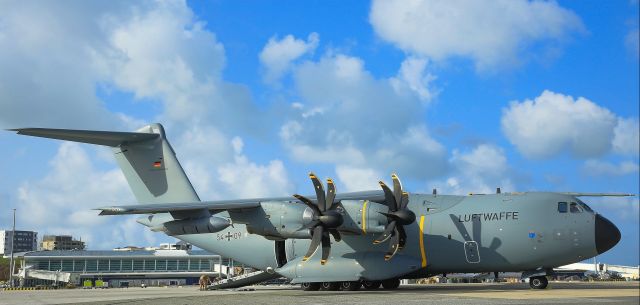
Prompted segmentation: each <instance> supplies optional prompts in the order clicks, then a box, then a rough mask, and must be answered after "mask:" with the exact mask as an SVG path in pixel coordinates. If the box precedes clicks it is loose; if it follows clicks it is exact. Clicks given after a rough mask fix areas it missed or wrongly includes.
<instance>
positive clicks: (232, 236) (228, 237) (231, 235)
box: [216, 232, 242, 241]
mask: <svg viewBox="0 0 640 305" xmlns="http://www.w3.org/2000/svg"><path fill="white" fill-rule="evenodd" d="M240 238H242V233H241V232H234V233H231V232H227V234H220V233H218V234H216V240H226V241H231V240H232V239H234V240H235V239H240Z"/></svg>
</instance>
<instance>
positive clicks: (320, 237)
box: [293, 173, 344, 265]
mask: <svg viewBox="0 0 640 305" xmlns="http://www.w3.org/2000/svg"><path fill="white" fill-rule="evenodd" d="M309 178H311V182H313V186H314V188H315V191H316V199H317V200H316V204H313V202H312V201H311V200H310V199H309V198H307V197H304V196H302V195H299V194H295V195H293V197H296V199H298V200H300V201H301V202H302V203H303V204H305V205H306V206H307V207H309V208H310V209H311V210H312V211H313V220H312V221H311V222H310V223H309V224H307V225H305V226H304V227H302V229H309V230H311V245H310V246H309V250H308V251H307V254H305V255H304V257H303V258H302V261H303V262H306V261H307V260H309V258H311V256H313V254H315V253H316V250H317V249H318V246H320V245H321V244H322V259H321V260H320V263H321V264H322V265H324V264H325V263H326V262H327V259H328V258H329V253H330V252H331V239H330V238H329V234H331V235H333V238H334V239H335V240H336V241H340V240H342V237H341V236H340V233H339V232H338V230H337V229H336V228H337V227H339V226H340V225H341V224H342V222H343V221H344V219H343V218H342V215H341V214H340V212H338V211H337V210H336V208H337V206H338V205H337V204H336V203H334V202H333V200H334V199H335V198H336V187H335V185H334V184H333V180H331V179H327V193H326V194H325V192H324V187H323V186H322V182H321V181H320V180H318V177H316V175H315V174H314V173H309Z"/></svg>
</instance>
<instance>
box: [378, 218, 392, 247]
mask: <svg viewBox="0 0 640 305" xmlns="http://www.w3.org/2000/svg"><path fill="white" fill-rule="evenodd" d="M395 228H396V221H395V220H392V221H391V222H390V223H389V224H387V227H386V228H385V230H384V232H383V233H382V235H381V236H380V237H379V239H376V240H374V241H373V244H374V245H375V244H379V243H383V242H385V241H386V240H387V239H389V237H391V235H393V234H392V233H393V230H394V229H395Z"/></svg>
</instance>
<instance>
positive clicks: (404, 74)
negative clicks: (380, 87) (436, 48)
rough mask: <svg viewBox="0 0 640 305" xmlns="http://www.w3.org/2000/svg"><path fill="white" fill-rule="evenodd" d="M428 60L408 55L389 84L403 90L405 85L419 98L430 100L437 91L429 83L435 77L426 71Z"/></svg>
mask: <svg viewBox="0 0 640 305" xmlns="http://www.w3.org/2000/svg"><path fill="white" fill-rule="evenodd" d="M427 63H428V60H427V59H424V58H415V57H408V58H406V59H405V60H404V61H403V62H402V65H401V66H400V71H398V76H396V77H395V78H392V79H391V80H390V81H391V85H393V87H394V88H395V89H396V90H397V91H400V92H402V91H405V90H406V89H404V88H403V87H405V86H406V87H407V88H408V89H409V90H411V91H413V92H414V93H415V94H416V95H417V96H418V97H419V98H420V99H421V100H423V101H425V102H429V101H431V100H432V99H433V98H434V97H435V96H436V95H437V93H438V91H437V90H436V89H434V88H433V86H432V85H431V83H432V82H433V81H434V80H436V77H435V76H434V75H433V74H431V73H429V72H428V71H427Z"/></svg>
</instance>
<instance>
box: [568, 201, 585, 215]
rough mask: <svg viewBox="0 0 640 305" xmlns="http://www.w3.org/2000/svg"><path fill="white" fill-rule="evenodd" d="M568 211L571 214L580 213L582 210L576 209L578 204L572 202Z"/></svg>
mask: <svg viewBox="0 0 640 305" xmlns="http://www.w3.org/2000/svg"><path fill="white" fill-rule="evenodd" d="M569 210H570V211H571V213H582V209H581V208H580V207H578V204H577V203H575V202H572V203H571V204H570V205H569Z"/></svg>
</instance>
